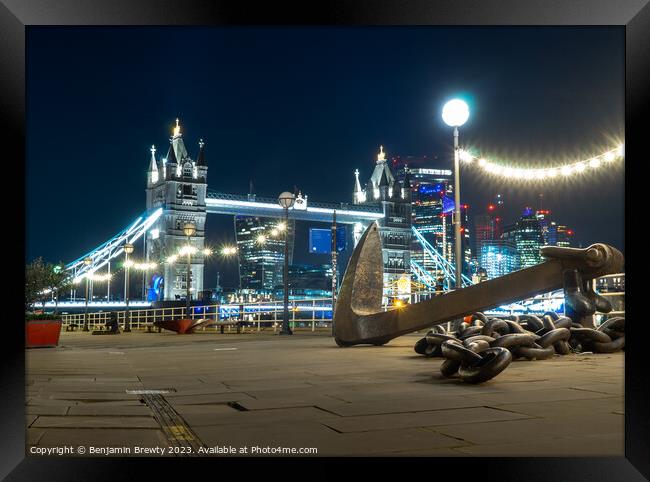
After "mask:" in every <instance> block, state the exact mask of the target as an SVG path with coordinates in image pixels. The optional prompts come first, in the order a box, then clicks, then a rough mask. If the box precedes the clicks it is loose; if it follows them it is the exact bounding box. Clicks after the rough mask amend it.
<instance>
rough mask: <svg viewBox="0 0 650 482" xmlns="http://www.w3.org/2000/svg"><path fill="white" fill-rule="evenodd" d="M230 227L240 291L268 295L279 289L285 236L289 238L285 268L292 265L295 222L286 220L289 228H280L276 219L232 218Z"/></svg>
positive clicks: (279, 222)
mask: <svg viewBox="0 0 650 482" xmlns="http://www.w3.org/2000/svg"><path fill="white" fill-rule="evenodd" d="M234 224H235V239H236V241H237V249H238V253H239V287H240V289H241V290H246V291H247V292H248V293H253V294H260V295H271V294H272V293H273V290H274V288H275V287H276V286H279V285H282V269H283V266H284V236H285V233H286V235H287V236H289V239H288V241H289V264H292V260H293V244H294V233H295V221H292V220H289V225H288V226H287V227H284V226H283V221H281V220H278V219H273V218H261V217H254V216H235V217H234ZM283 228H285V229H288V232H287V231H286V230H285V229H283Z"/></svg>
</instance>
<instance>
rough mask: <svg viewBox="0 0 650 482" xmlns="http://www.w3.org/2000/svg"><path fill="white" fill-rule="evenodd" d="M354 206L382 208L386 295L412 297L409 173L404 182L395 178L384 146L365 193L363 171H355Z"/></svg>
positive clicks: (381, 225) (381, 228)
mask: <svg viewBox="0 0 650 482" xmlns="http://www.w3.org/2000/svg"><path fill="white" fill-rule="evenodd" d="M353 203H354V204H366V205H380V206H381V207H382V209H383V211H384V218H383V219H382V220H381V221H380V222H379V234H380V237H381V243H382V255H383V261H384V296H385V297H388V298H393V297H403V298H408V296H409V295H410V292H411V283H410V279H411V276H410V273H411V251H410V247H411V236H412V232H411V209H412V206H411V184H410V179H409V175H408V173H407V175H406V177H405V178H404V182H403V183H400V182H399V181H398V180H396V179H395V176H394V175H393V173H392V171H391V169H390V166H389V165H388V161H387V160H386V153H385V152H384V148H383V146H380V148H379V153H378V155H377V163H376V164H375V169H374V171H373V173H372V176H371V177H370V180H369V181H368V183H367V184H366V189H365V190H362V189H361V184H360V182H359V172H358V171H355V185H354V194H353ZM355 234H356V233H355ZM355 241H356V240H355ZM384 301H386V299H385V300H384Z"/></svg>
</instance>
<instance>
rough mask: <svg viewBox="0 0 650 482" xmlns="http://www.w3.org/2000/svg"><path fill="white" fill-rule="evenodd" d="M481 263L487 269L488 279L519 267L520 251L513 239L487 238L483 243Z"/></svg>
mask: <svg viewBox="0 0 650 482" xmlns="http://www.w3.org/2000/svg"><path fill="white" fill-rule="evenodd" d="M479 263H480V265H481V268H483V269H485V271H487V276H488V279H492V278H497V277H499V276H503V275H506V274H508V273H511V272H512V271H516V270H518V269H519V253H518V252H517V247H516V245H515V243H514V242H513V241H510V240H505V239H491V240H486V241H483V242H482V243H481V251H480V254H479Z"/></svg>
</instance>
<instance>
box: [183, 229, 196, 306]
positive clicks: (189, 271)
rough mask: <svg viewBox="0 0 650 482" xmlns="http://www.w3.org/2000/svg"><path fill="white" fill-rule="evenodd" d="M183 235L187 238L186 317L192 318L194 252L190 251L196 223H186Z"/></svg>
mask: <svg viewBox="0 0 650 482" xmlns="http://www.w3.org/2000/svg"><path fill="white" fill-rule="evenodd" d="M183 233H185V236H187V294H186V298H187V299H186V300H185V316H186V317H187V318H189V317H190V299H191V297H192V292H191V290H190V277H191V276H192V264H191V257H192V250H191V249H190V241H191V238H192V236H194V235H195V234H196V225H195V224H194V223H185V224H184V225H183Z"/></svg>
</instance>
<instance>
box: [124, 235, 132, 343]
mask: <svg viewBox="0 0 650 482" xmlns="http://www.w3.org/2000/svg"><path fill="white" fill-rule="evenodd" d="M134 250H135V246H133V245H132V244H131V243H126V244H125V245H124V255H125V259H124V269H125V275H124V301H125V302H126V311H125V312H124V331H125V332H126V333H128V332H130V331H131V312H130V311H129V268H131V265H132V264H133V261H129V255H130V254H132V253H133V251H134Z"/></svg>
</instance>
